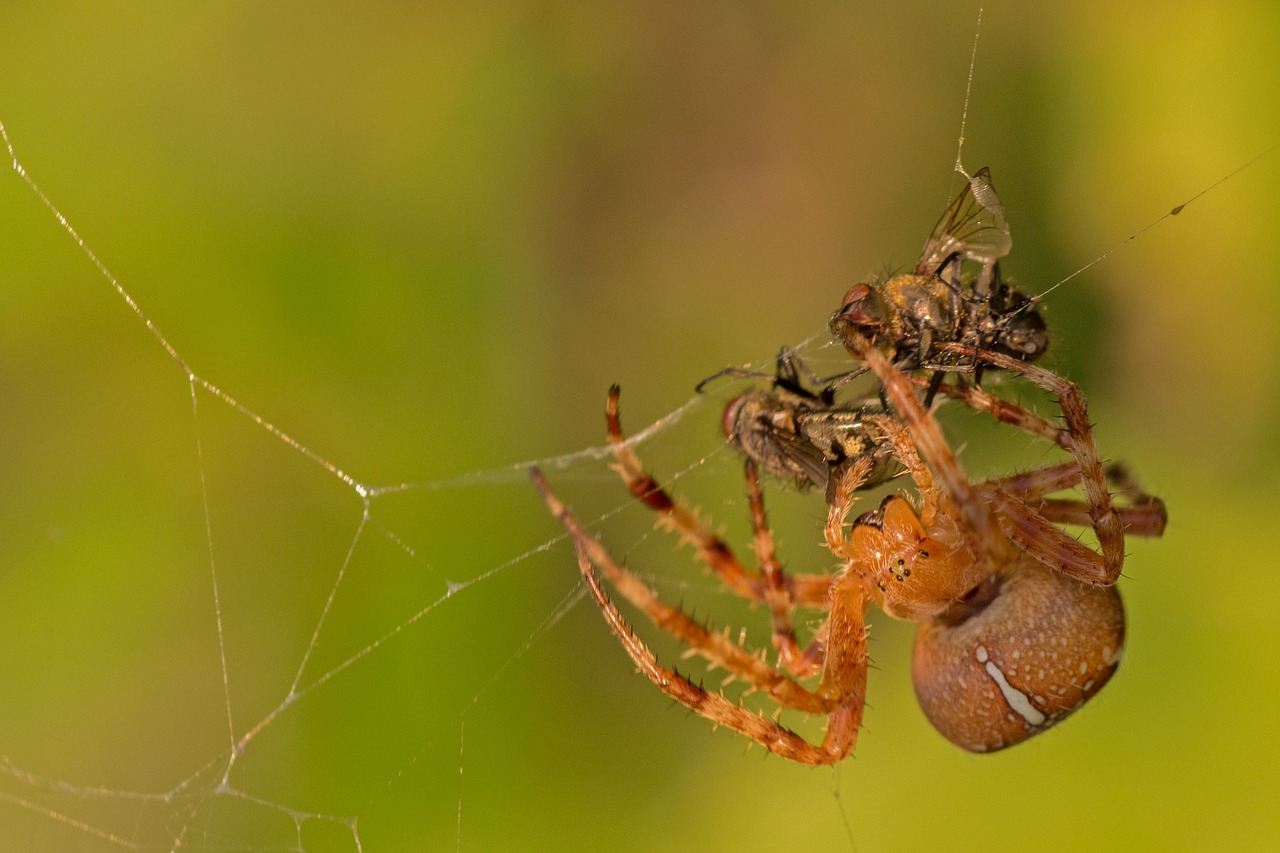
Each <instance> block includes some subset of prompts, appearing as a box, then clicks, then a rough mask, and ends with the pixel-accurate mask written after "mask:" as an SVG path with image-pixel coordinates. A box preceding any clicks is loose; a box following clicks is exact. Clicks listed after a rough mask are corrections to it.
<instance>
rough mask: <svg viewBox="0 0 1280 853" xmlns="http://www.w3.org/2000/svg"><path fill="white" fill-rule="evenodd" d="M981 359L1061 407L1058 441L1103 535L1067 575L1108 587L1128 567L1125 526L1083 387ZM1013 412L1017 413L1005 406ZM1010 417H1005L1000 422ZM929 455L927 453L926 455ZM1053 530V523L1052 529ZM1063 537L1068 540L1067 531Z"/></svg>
mask: <svg viewBox="0 0 1280 853" xmlns="http://www.w3.org/2000/svg"><path fill="white" fill-rule="evenodd" d="M935 348H936V349H938V350H941V351H943V352H953V353H961V354H963V353H968V352H970V351H971V348H969V347H966V346H963V345H961V344H953V343H938V344H935ZM977 357H978V358H979V359H980V360H981V361H983V362H986V363H989V364H991V365H992V366H994V367H999V368H1002V369H1004V370H1008V371H1009V372H1011V373H1017V374H1020V375H1022V376H1024V377H1026V378H1027V379H1028V380H1029V381H1031V382H1033V383H1034V384H1036V385H1037V386H1039V387H1040V388H1043V389H1044V390H1045V391H1047V392H1049V393H1050V394H1053V395H1054V396H1055V397H1056V398H1057V400H1058V405H1059V407H1060V408H1061V409H1062V418H1063V421H1064V422H1065V423H1066V432H1065V435H1061V436H1060V437H1059V438H1057V439H1056V443H1057V444H1058V445H1059V446H1062V447H1064V448H1065V449H1066V450H1068V451H1069V452H1070V453H1071V455H1072V457H1073V458H1074V459H1075V462H1076V465H1077V466H1079V468H1080V474H1081V482H1080V484H1081V487H1082V488H1083V490H1084V494H1085V499H1086V500H1087V501H1088V504H1089V518H1090V525H1091V526H1092V527H1093V529H1094V532H1095V533H1096V534H1097V536H1098V546H1099V548H1100V549H1101V554H1100V555H1099V554H1098V553H1097V552H1090V553H1091V554H1092V557H1090V558H1089V559H1087V560H1085V561H1083V562H1072V563H1070V564H1069V566H1068V567H1064V569H1063V571H1065V572H1067V573H1068V574H1070V575H1072V576H1073V577H1076V578H1077V579H1079V580H1082V581H1085V582H1086V583H1092V584H1100V585H1109V584H1113V583H1115V581H1116V578H1118V577H1119V576H1120V570H1121V568H1122V567H1123V565H1124V522H1123V520H1122V519H1121V518H1120V515H1119V513H1117V511H1116V507H1115V505H1114V503H1113V501H1112V499H1111V492H1110V491H1109V490H1108V488H1107V482H1106V475H1105V473H1104V471H1103V467H1102V461H1101V459H1100V457H1099V455H1098V446H1097V444H1096V443H1095V441H1094V438H1093V427H1092V425H1091V424H1090V423H1089V413H1088V409H1087V407H1086V405H1085V401H1084V395H1083V394H1082V393H1081V392H1080V387H1079V386H1078V385H1076V384H1075V383H1074V382H1072V381H1070V380H1069V379H1064V378H1063V377H1061V376H1058V375H1057V374H1055V373H1051V372H1049V371H1048V370H1045V369H1044V368H1041V367H1037V366H1036V365H1034V364H1028V363H1027V362H1025V361H1020V360H1018V359H1016V358H1012V357H1010V356H1007V355H1003V354H1002V353H997V352H991V351H988V350H978V351H977ZM1005 405H1006V406H1008V407H1009V411H1012V410H1013V409H1016V408H1017V407H1013V406H1012V404H1005ZM997 416H999V415H997ZM1005 419H1006V418H1004V417H1001V420H1005ZM927 455H928V454H926V457H927ZM1051 526H1052V525H1051ZM1058 533H1059V535H1061V536H1066V534H1064V533H1062V531H1058Z"/></svg>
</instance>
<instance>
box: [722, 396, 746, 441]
mask: <svg viewBox="0 0 1280 853" xmlns="http://www.w3.org/2000/svg"><path fill="white" fill-rule="evenodd" d="M742 400H743V395H741V394H739V395H738V396H737V397H734V398H733V399H732V400H730V401H729V402H727V403H725V404H724V414H723V415H722V416H721V417H720V429H722V430H724V434H725V435H726V436H727V437H728V438H733V437H734V436H735V435H737V429H736V426H737V422H738V412H739V410H741V409H742Z"/></svg>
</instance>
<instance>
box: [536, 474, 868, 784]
mask: <svg viewBox="0 0 1280 853" xmlns="http://www.w3.org/2000/svg"><path fill="white" fill-rule="evenodd" d="M530 475H531V477H532V478H533V481H534V484H535V485H536V486H537V488H538V490H539V491H540V492H541V493H542V497H543V499H544V501H546V503H547V506H548V508H549V509H550V510H551V512H552V514H553V515H555V516H556V518H557V519H558V520H559V521H560V523H561V524H562V525H563V526H564V528H565V530H566V531H567V532H568V533H569V535H570V536H571V537H572V538H573V540H574V546H575V548H576V550H577V554H578V568H579V570H580V571H581V572H582V576H583V579H584V580H585V581H586V584H587V587H588V589H589V590H590V592H591V595H592V597H593V598H594V599H595V601H596V604H597V605H599V607H600V610H601V612H602V613H603V614H604V617H605V621H606V622H608V624H609V627H610V629H611V630H612V631H613V633H614V635H615V636H617V637H618V639H619V640H620V641H621V642H622V645H623V648H624V649H625V650H626V652H627V654H628V655H629V656H630V657H631V659H632V661H633V662H634V663H635V664H636V666H637V667H639V669H640V671H641V672H642V673H644V675H645V676H646V677H647V678H648V679H649V680H650V681H652V682H653V683H654V684H655V685H657V686H658V688H659V689H660V690H662V692H664V693H666V694H667V695H668V696H670V697H671V698H672V699H675V700H676V701H678V702H680V703H681V704H682V705H684V706H685V707H687V708H689V709H690V710H692V711H695V712H696V713H698V714H700V715H702V716H704V717H706V718H707V719H709V720H711V721H712V722H714V723H716V724H717V725H724V726H727V727H728V728H731V729H733V730H734V731H736V732H739V733H740V734H743V735H746V736H747V737H749V738H751V739H752V740H754V741H756V742H757V743H760V744H762V745H763V746H764V747H765V748H766V749H768V750H769V751H770V752H773V753H774V754H776V755H780V756H782V757H784V758H788V759H791V760H793V761H798V762H802V763H805V764H831V763H834V762H836V761H839V760H840V759H841V758H843V757H844V756H846V755H848V754H849V752H850V751H851V750H852V749H853V746H854V744H855V742H856V740H857V733H858V727H859V725H860V724H861V720H862V711H863V707H864V705H865V697H866V678H867V663H868V661H867V654H866V632H865V628H864V626H863V621H862V613H861V612H860V611H857V610H850V609H849V608H847V607H846V606H845V601H844V600H841V601H839V602H833V605H832V614H831V619H830V621H829V622H828V627H827V638H828V640H827V645H828V647H831V646H832V645H833V644H835V643H837V642H838V643H839V644H840V649H839V650H836V651H835V652H834V654H831V655H829V657H828V661H827V665H826V668H825V670H824V672H823V678H822V681H821V683H820V684H819V687H818V689H817V690H816V691H810V690H807V689H805V688H804V687H803V686H801V685H800V684H798V683H796V682H795V681H793V680H792V679H790V678H788V677H787V676H785V675H783V674H782V673H780V672H778V671H777V670H775V669H773V668H772V667H769V666H768V665H766V664H765V663H764V662H763V661H761V660H760V659H759V658H757V657H755V656H754V655H751V654H749V653H748V652H746V651H745V650H743V649H742V648H741V647H739V646H737V645H736V644H734V643H732V642H731V641H730V640H728V639H727V638H726V637H725V636H724V635H722V634H716V633H714V632H712V631H710V630H708V629H707V628H705V627H703V626H701V625H699V624H698V623H696V622H694V621H693V620H692V619H690V618H689V617H688V616H687V615H685V614H684V613H683V612H682V611H680V610H679V609H677V608H673V607H670V606H668V605H666V604H664V603H663V602H662V601H661V600H660V599H659V598H658V596H657V594H656V593H654V592H653V591H652V590H651V589H649V588H648V587H647V586H645V584H643V583H641V582H640V581H639V580H638V579H637V578H636V577H635V576H634V575H632V574H631V573H630V572H628V571H627V570H626V569H623V568H622V567H621V566H620V565H618V564H617V562H616V561H614V560H613V558H612V557H611V556H610V554H609V553H608V551H607V550H606V549H605V548H604V546H603V545H602V544H601V543H600V542H599V540H597V539H595V538H594V537H592V536H591V535H590V534H588V533H587V532H586V531H585V530H584V529H583V528H582V526H581V525H580V524H579V523H578V521H577V520H576V519H575V518H574V517H573V515H572V514H571V513H570V512H569V511H568V508H567V507H565V505H564V504H563V502H561V501H560V500H559V498H558V497H556V495H555V494H554V493H553V492H552V491H551V489H550V487H549V486H548V485H547V482H546V480H545V479H544V478H543V477H542V474H541V472H540V471H538V470H537V469H536V468H534V469H531V471H530ZM597 566H598V567H599V568H600V570H601V571H603V572H604V573H605V574H607V575H609V577H610V580H611V581H612V582H613V583H614V586H615V587H616V588H617V589H618V591H619V592H621V593H622V594H623V596H625V597H626V598H627V599H628V600H629V601H631V602H632V603H633V604H635V605H636V606H637V607H639V608H640V609H641V610H643V611H644V612H645V613H646V615H648V616H649V617H650V619H652V620H653V621H654V623H655V624H657V625H658V626H659V627H660V628H663V629H664V630H666V631H668V632H670V633H671V634H673V635H674V636H676V637H677V638H679V639H681V640H683V641H685V642H686V643H688V644H689V646H690V647H691V648H693V649H695V650H696V651H697V652H698V653H699V654H702V655H703V656H704V657H707V658H708V659H709V660H711V661H713V662H715V663H718V664H720V665H722V666H724V667H725V668H726V669H728V670H729V671H730V672H733V673H734V674H736V675H740V676H742V677H743V678H745V679H747V680H748V681H749V682H750V683H751V684H752V685H753V686H755V687H757V688H758V689H762V690H766V691H768V692H769V695H770V696H772V697H773V698H774V699H775V700H776V701H778V702H779V703H780V704H784V705H787V706H788V707H792V708H796V709H798V710H802V711H807V712H811V713H826V714H827V715H828V726H827V733H826V736H825V737H824V738H823V741H822V743H821V745H815V744H812V743H810V742H808V741H807V740H805V739H804V738H802V737H800V736H799V735H798V734H796V733H795V732H793V731H791V730H790V729H787V728H784V727H783V726H780V725H779V724H777V723H775V722H773V721H772V720H769V719H766V718H765V717H763V716H762V715H760V714H756V713H753V712H751V711H748V710H747V709H745V708H743V707H742V706H741V705H738V704H737V703H734V702H732V701H730V700H728V699H726V698H725V697H724V696H722V695H720V694H718V693H712V692H709V691H707V690H705V689H704V688H702V687H700V686H699V685H696V684H694V683H693V682H692V681H690V680H689V679H687V678H685V677H684V676H682V675H680V674H679V673H678V672H676V671H675V670H673V669H668V668H667V667H664V666H662V665H661V664H660V663H659V662H658V660H657V657H656V656H655V655H654V654H653V651H652V650H651V649H650V648H649V647H648V646H647V645H646V644H645V643H644V641H643V640H641V639H640V638H639V637H638V636H637V635H636V634H635V632H634V631H632V630H631V628H630V626H628V625H627V624H626V621H625V620H624V619H623V618H622V614H621V613H620V612H619V611H618V609H617V607H616V606H615V605H614V604H613V602H612V601H610V600H609V597H608V595H607V594H606V593H605V591H604V589H603V587H602V586H601V584H600V578H599V576H598V575H597V574H596V567H597Z"/></svg>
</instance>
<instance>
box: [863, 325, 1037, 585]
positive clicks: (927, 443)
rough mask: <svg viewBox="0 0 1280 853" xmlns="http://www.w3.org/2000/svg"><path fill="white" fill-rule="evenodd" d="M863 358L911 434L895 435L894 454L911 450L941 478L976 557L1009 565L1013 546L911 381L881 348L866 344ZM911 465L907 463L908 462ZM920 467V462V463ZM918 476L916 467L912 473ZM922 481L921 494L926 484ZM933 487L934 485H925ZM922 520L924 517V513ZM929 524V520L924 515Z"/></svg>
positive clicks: (901, 457) (907, 454)
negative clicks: (898, 437) (907, 436)
mask: <svg viewBox="0 0 1280 853" xmlns="http://www.w3.org/2000/svg"><path fill="white" fill-rule="evenodd" d="M863 357H864V358H865V360H866V362H867V365H868V366H869V367H870V368H871V369H872V370H873V371H874V372H875V374H876V377H877V378H878V379H879V380H880V383H881V385H883V386H884V391H885V393H886V395H887V396H888V397H889V399H890V400H891V401H892V402H893V404H894V408H895V409H896V410H897V413H898V417H899V418H900V419H901V421H902V424H903V426H905V427H906V430H907V432H908V433H909V434H910V441H902V440H898V441H896V442H895V444H896V445H897V447H898V448H899V449H898V450H897V451H895V452H896V455H898V457H899V461H902V462H903V464H904V465H906V464H907V460H906V458H904V457H910V456H914V455H915V453H914V449H912V448H911V446H910V445H911V444H912V443H914V445H915V448H916V449H918V450H919V455H920V456H922V457H923V458H924V459H925V461H927V462H928V463H929V465H930V466H931V467H932V470H933V473H934V475H935V476H936V477H937V479H938V480H939V481H940V482H941V485H942V491H943V493H944V494H945V495H946V496H947V497H948V498H949V499H950V500H951V502H952V504H953V506H954V508H955V510H956V513H957V515H958V516H959V518H960V519H961V521H962V522H963V524H960V525H958V527H959V533H960V535H961V536H962V537H963V538H964V540H965V544H966V546H967V547H968V548H969V549H970V550H971V551H972V553H973V554H974V555H975V556H976V557H981V558H983V560H984V562H986V563H987V564H988V565H991V566H1000V565H1007V564H1009V563H1012V562H1013V561H1014V560H1016V559H1017V556H1018V554H1017V549H1016V548H1015V547H1014V545H1013V543H1011V542H1010V541H1009V539H1008V538H1007V537H1006V536H1005V535H1004V532H1003V531H1002V530H1001V528H1000V525H999V523H998V522H997V520H996V518H995V514H994V513H993V512H992V508H991V505H990V503H989V502H988V501H986V500H983V499H981V498H980V497H979V495H978V493H977V491H976V489H975V487H974V484H973V483H972V482H970V480H969V478H968V476H967V475H966V474H965V473H964V469H963V468H962V467H961V466H960V462H959V461H958V460H957V459H956V457H955V454H954V453H952V452H951V447H950V445H948V444H947V441H946V438H945V437H944V436H943V435H942V430H941V428H940V427H939V426H938V422H937V421H936V420H934V418H933V415H932V414H931V413H930V412H929V411H928V410H927V409H925V408H924V406H922V405H921V404H920V399H919V398H918V397H917V396H916V392H915V388H914V387H913V386H912V382H911V380H910V379H909V378H908V377H907V376H906V374H904V373H903V372H902V371H900V370H898V369H897V368H895V367H894V366H893V365H892V364H891V363H890V362H889V359H888V358H887V357H886V356H885V354H884V353H882V352H881V351H880V350H878V349H876V348H874V347H871V346H867V347H866V349H865V351H864V354H863ZM908 467H909V468H910V466H908ZM921 467H923V466H921ZM912 475H913V476H916V472H914V471H913V472H912ZM917 484H918V485H921V493H922V497H923V496H924V492H925V491H926V488H925V487H924V485H923V484H921V483H920V480H919V479H917ZM928 491H933V489H928ZM922 520H925V519H924V518H923V514H922ZM926 523H927V520H926Z"/></svg>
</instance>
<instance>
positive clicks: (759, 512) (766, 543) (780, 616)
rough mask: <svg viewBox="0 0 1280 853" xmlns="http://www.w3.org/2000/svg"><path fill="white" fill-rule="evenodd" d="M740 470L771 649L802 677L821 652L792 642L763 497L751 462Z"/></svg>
mask: <svg viewBox="0 0 1280 853" xmlns="http://www.w3.org/2000/svg"><path fill="white" fill-rule="evenodd" d="M743 468H744V473H745V475H746V480H747V502H748V503H749V504H750V506H751V529H752V531H753V534H754V535H753V537H752V540H751V546H752V548H753V549H754V550H755V552H756V562H757V563H758V564H759V566H760V572H761V574H763V575H764V600H765V603H766V604H768V605H769V616H770V620H771V622H772V624H773V647H774V648H775V649H777V651H778V659H779V661H780V662H781V663H782V665H783V666H784V667H786V668H787V670H788V671H790V672H793V673H795V674H796V675H797V676H799V677H801V678H805V677H808V676H810V675H813V674H814V673H816V672H817V671H818V669H819V668H820V667H821V665H822V659H821V649H820V647H819V646H817V645H811V646H810V647H809V649H807V650H801V648H800V643H799V641H798V640H797V639H796V632H795V627H794V626H793V625H792V621H791V615H792V612H793V611H794V610H795V607H796V604H795V600H794V599H793V598H792V596H791V590H790V588H789V587H788V586H787V577H786V574H785V572H784V571H783V568H782V563H781V562H779V561H778V554H777V551H776V550H775V549H774V546H773V531H772V530H770V529H769V520H768V518H767V517H766V516H765V512H764V495H763V493H762V492H761V491H760V476H759V474H758V473H757V471H756V465H755V463H754V462H752V461H751V460H750V459H747V460H746V462H745V463H744V465H743ZM828 583H830V581H828Z"/></svg>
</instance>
